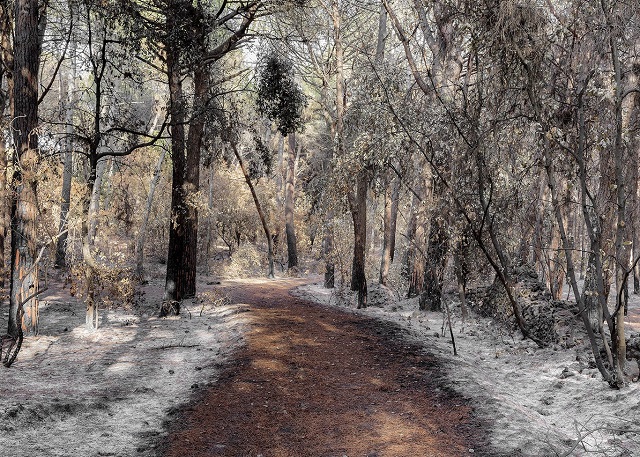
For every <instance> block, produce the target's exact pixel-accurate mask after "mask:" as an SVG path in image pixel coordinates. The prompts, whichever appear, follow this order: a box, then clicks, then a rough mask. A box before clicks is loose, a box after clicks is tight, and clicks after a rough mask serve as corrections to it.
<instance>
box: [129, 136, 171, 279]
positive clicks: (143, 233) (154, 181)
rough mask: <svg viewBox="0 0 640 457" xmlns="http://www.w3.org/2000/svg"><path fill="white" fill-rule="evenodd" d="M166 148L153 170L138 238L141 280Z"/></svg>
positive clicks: (138, 273) (137, 275)
mask: <svg viewBox="0 0 640 457" xmlns="http://www.w3.org/2000/svg"><path fill="white" fill-rule="evenodd" d="M166 153H167V152H166V150H165V149H164V148H163V149H162V151H161V152H160V156H159V157H158V162H157V163H156V168H155V170H154V171H153V176H152V178H151V182H150V183H149V194H148V195H147V204H146V205H145V210H144V216H143V218H142V224H140V231H139V232H138V238H137V239H136V247H135V255H136V277H137V278H138V279H139V280H141V281H142V280H143V279H144V245H145V241H146V239H147V227H148V226H149V217H150V216H151V209H152V208H153V197H154V195H155V193H156V187H158V183H159V182H160V178H161V177H162V163H163V162H164V157H165V155H166Z"/></svg>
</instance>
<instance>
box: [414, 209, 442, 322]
mask: <svg viewBox="0 0 640 457" xmlns="http://www.w3.org/2000/svg"><path fill="white" fill-rule="evenodd" d="M447 229H448V227H447V223H446V221H445V220H444V219H443V218H442V216H441V215H440V214H434V215H433V217H432V218H431V224H430V228H429V239H428V241H427V243H428V246H427V255H426V259H425V265H426V266H425V272H424V285H423V287H422V293H421V294H420V302H419V306H420V309H422V310H429V311H441V310H442V283H443V279H444V270H445V267H446V266H447V255H448V252H449V235H448V234H447Z"/></svg>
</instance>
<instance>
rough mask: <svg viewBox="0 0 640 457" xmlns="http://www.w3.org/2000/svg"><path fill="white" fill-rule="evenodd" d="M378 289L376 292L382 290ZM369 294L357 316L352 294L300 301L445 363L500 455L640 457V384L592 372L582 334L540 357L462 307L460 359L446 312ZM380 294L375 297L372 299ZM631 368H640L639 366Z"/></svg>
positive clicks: (633, 313) (456, 327)
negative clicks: (386, 331) (391, 330)
mask: <svg viewBox="0 0 640 457" xmlns="http://www.w3.org/2000/svg"><path fill="white" fill-rule="evenodd" d="M376 287H377V289H376ZM380 289H381V288H379V287H378V286H374V287H372V288H370V296H372V295H373V300H370V305H371V306H370V307H368V308H366V309H363V310H355V309H354V307H355V302H356V297H355V295H354V294H352V293H351V292H344V291H343V292H339V291H333V292H332V291H329V290H327V289H324V288H323V287H322V286H321V285H320V284H312V285H306V286H303V287H300V288H298V289H297V290H296V294H297V295H299V296H302V297H305V298H307V299H310V300H315V301H316V302H318V303H323V304H327V305H330V306H333V307H337V308H340V309H345V310H348V311H349V312H352V313H354V314H357V315H366V316H367V317H370V318H375V319H379V320H381V321H385V322H391V323H394V324H395V325H398V326H400V327H401V328H403V329H404V330H406V331H407V333H408V338H409V341H412V342H414V343H416V344H420V345H422V346H423V347H424V348H425V350H426V351H428V353H429V354H431V355H432V356H435V357H437V358H438V359H439V360H440V361H442V369H443V370H444V373H445V376H446V378H447V381H446V382H447V384H448V385H449V386H450V387H451V388H452V389H455V391H456V392H458V393H461V394H462V395H464V396H465V397H468V398H472V399H473V403H472V406H473V408H474V411H475V412H476V414H478V415H479V417H480V418H481V419H483V420H484V421H485V422H488V423H490V424H491V427H490V434H489V435H488V436H487V441H488V443H490V448H491V449H492V450H493V451H494V452H498V453H503V454H505V455H510V456H511V455H513V456H545V457H546V456H587V455H588V456H592V455H597V456H607V457H609V456H639V455H640V425H639V424H640V383H639V382H630V383H629V384H628V385H627V386H625V387H623V388H621V389H619V390H613V389H611V388H610V387H609V386H608V384H606V383H605V382H604V381H603V380H602V377H601V376H600V374H599V372H598V371H597V369H596V368H595V367H594V366H593V365H592V364H589V362H588V359H589V358H590V356H589V349H588V347H587V341H586V337H584V332H583V331H582V325H581V324H580V323H578V325H577V326H576V327H575V328H574V329H572V330H571V331H572V332H574V335H573V336H574V338H575V339H576V341H577V343H578V344H576V346H575V347H572V348H569V349H567V348H563V347H562V346H560V345H551V346H549V347H545V348H539V347H538V346H537V345H536V344H534V343H532V342H531V341H528V340H523V339H522V337H521V336H519V334H518V333H511V332H509V331H506V330H505V329H504V327H503V326H502V325H500V324H498V323H496V322H495V321H493V320H492V319H488V318H482V317H478V316H476V315H472V316H471V317H469V318H467V319H466V320H465V321H463V320H462V318H461V316H460V312H459V307H456V303H455V301H456V300H455V298H452V297H448V298H447V299H448V300H449V302H450V306H451V307H452V308H451V310H452V315H453V319H452V328H453V333H454V339H455V343H456V347H457V351H458V355H457V356H454V355H453V349H452V344H451V338H450V334H449V330H448V327H447V326H446V325H445V323H446V321H445V315H444V313H433V312H425V311H419V310H418V303H417V298H415V299H399V298H398V297H397V296H394V294H393V293H392V292H390V291H389V290H388V289H385V290H380ZM371 290H373V294H372V293H371ZM625 324H626V327H627V334H628V335H631V336H632V337H635V338H638V337H639V336H640V334H638V332H639V331H640V297H639V296H637V295H632V296H630V302H629V315H628V316H627V317H626V321H625ZM632 363H635V361H633V362H632Z"/></svg>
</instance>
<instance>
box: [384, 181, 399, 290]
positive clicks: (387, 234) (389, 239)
mask: <svg viewBox="0 0 640 457" xmlns="http://www.w3.org/2000/svg"><path fill="white" fill-rule="evenodd" d="M385 181H386V182H385V193H384V221H383V222H384V228H383V230H384V235H383V242H382V258H381V260H380V280H379V282H380V284H382V285H385V286H386V285H387V279H388V276H389V267H390V266H391V263H392V262H393V257H394V253H395V247H396V225H397V221H398V201H399V199H400V180H399V178H397V177H396V176H393V177H391V176H389V174H387V176H386V180H385Z"/></svg>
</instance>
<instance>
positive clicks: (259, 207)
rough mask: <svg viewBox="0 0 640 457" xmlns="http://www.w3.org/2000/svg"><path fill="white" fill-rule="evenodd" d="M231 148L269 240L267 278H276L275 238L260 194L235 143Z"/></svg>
mask: <svg viewBox="0 0 640 457" xmlns="http://www.w3.org/2000/svg"><path fill="white" fill-rule="evenodd" d="M231 147H232V149H233V153H234V154H235V156H236V159H238V163H239V164H240V169H241V170H242V174H243V176H244V180H245V181H246V183H247V186H249V190H250V191H251V196H252V197H253V202H254V203H255V205H256V210H257V211H258V217H259V218H260V222H261V223H262V229H263V230H264V236H265V238H266V239H267V257H268V260H269V273H268V274H267V276H268V277H269V278H274V277H275V273H274V268H273V263H274V255H273V237H272V236H271V230H270V229H269V224H268V223H267V217H266V216H265V214H264V211H263V210H262V205H261V204H260V199H259V198H258V194H257V193H256V189H255V187H254V186H253V182H252V181H251V177H250V176H249V172H248V171H247V167H246V165H245V163H244V160H243V159H242V156H241V155H240V152H239V151H238V147H237V146H236V145H235V143H233V142H232V143H231Z"/></svg>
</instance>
